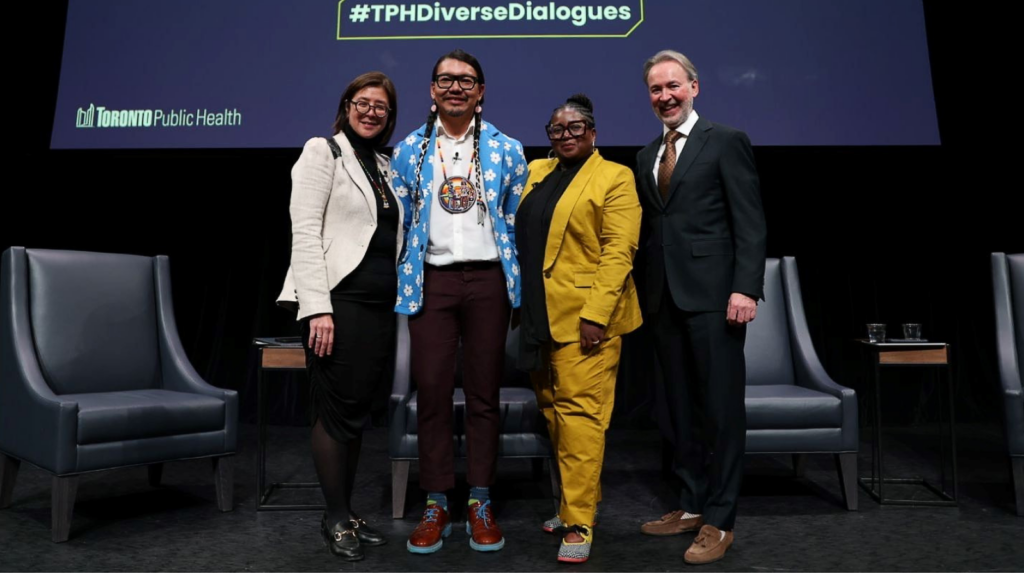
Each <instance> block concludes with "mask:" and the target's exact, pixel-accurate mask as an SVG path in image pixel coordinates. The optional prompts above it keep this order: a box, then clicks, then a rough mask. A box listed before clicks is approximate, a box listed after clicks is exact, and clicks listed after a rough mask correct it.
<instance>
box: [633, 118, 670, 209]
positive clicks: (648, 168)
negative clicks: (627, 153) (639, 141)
mask: <svg viewBox="0 0 1024 573" xmlns="http://www.w3.org/2000/svg"><path fill="white" fill-rule="evenodd" d="M661 140H662V137H661V136H658V138H657V139H655V140H654V141H652V142H651V143H649V144H648V145H647V147H645V148H643V150H642V151H641V152H640V157H639V158H638V163H639V165H637V167H638V168H639V170H640V173H639V181H642V182H643V184H642V185H641V186H640V188H641V190H642V191H643V193H645V194H646V195H647V201H648V202H649V203H650V204H651V205H652V206H654V207H656V208H658V209H662V208H664V206H665V205H664V204H663V203H662V201H661V193H659V192H658V182H657V181H656V180H655V179H654V160H655V159H657V157H658V148H659V147H661Z"/></svg>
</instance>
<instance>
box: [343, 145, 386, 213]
mask: <svg viewBox="0 0 1024 573" xmlns="http://www.w3.org/2000/svg"><path fill="white" fill-rule="evenodd" d="M334 140H335V141H337V142H338V145H339V146H340V147H341V165H342V166H343V167H344V168H345V171H346V172H348V176H349V177H350V178H351V179H352V181H353V182H354V183H355V184H356V188H357V189H359V192H360V193H362V194H363V199H365V200H366V207H367V208H368V209H369V210H370V213H373V214H374V218H375V219H376V216H377V200H376V199H374V198H373V193H374V190H373V187H372V185H371V184H370V180H369V179H367V178H366V173H365V172H363V168H362V167H360V166H359V160H357V159H356V150H355V149H353V148H352V144H351V143H349V142H348V138H347V137H345V135H344V134H343V133H338V134H337V135H335V136H334Z"/></svg>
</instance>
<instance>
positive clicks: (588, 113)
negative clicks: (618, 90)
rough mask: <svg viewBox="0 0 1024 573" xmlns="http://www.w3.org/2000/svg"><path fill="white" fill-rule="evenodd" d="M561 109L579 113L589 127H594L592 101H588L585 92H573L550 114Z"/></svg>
mask: <svg viewBox="0 0 1024 573" xmlns="http://www.w3.org/2000/svg"><path fill="white" fill-rule="evenodd" d="M563 110H571V111H575V112H577V113H579V114H580V115H582V116H583V119H584V120H586V122H587V126H588V127H590V128H591V129H593V128H594V127H596V123H595V122H594V102H592V101H590V98H589V97H587V96H586V95H585V94H575V95H573V96H570V97H569V99H567V100H565V103H563V104H562V105H560V106H558V107H556V108H555V110H554V111H552V112H551V115H552V116H554V115H555V114H556V113H558V112H560V111H563Z"/></svg>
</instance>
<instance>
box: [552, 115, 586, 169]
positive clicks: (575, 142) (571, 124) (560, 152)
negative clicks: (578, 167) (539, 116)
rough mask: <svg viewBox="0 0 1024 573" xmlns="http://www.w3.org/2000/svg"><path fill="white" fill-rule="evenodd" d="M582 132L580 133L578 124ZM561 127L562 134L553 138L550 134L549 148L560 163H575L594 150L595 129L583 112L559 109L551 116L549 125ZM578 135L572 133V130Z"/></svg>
mask: <svg viewBox="0 0 1024 573" xmlns="http://www.w3.org/2000/svg"><path fill="white" fill-rule="evenodd" d="M581 125H582V132H581V133H580V131H579V130H580V126H581ZM555 126H558V127H561V130H562V136H561V137H559V138H555V137H554V136H552V135H549V136H548V137H549V138H551V149H553V150H554V151H555V156H556V157H558V160H559V161H561V162H562V163H570V164H571V163H576V162H577V161H580V160H581V159H586V158H587V157H590V154H591V153H593V152H594V141H595V140H596V139H597V130H596V129H594V128H592V127H590V125H589V123H588V122H587V120H586V118H584V117H583V114H581V113H580V112H578V111H576V110H574V109H568V108H567V109H560V110H558V111H557V112H555V114H554V115H553V116H551V123H550V124H549V127H555ZM574 131H575V132H577V133H579V135H573V132H574Z"/></svg>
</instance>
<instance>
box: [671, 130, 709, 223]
mask: <svg viewBox="0 0 1024 573" xmlns="http://www.w3.org/2000/svg"><path fill="white" fill-rule="evenodd" d="M711 127H712V126H711V122H710V121H708V120H706V119H704V118H703V117H699V118H697V123H696V124H695V125H694V126H693V129H691V130H690V136H689V137H688V138H686V144H685V145H683V152H682V153H681V154H680V155H679V158H678V159H676V168H675V169H674V170H673V171H672V178H671V179H669V181H668V200H667V201H665V204H666V205H668V203H670V202H672V198H673V197H674V196H675V194H676V190H677V188H678V187H679V183H680V182H681V181H682V180H683V175H686V171H687V170H688V169H689V168H690V165H693V161H694V160H695V159H697V156H698V155H699V154H700V152H701V150H702V149H704V144H705V143H707V142H708V137H709V133H710V131H711Z"/></svg>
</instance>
